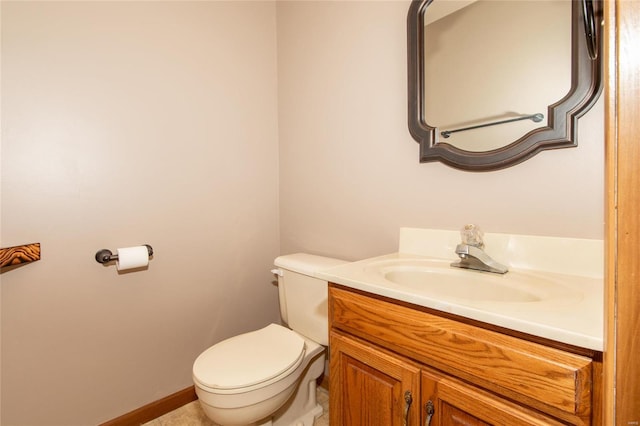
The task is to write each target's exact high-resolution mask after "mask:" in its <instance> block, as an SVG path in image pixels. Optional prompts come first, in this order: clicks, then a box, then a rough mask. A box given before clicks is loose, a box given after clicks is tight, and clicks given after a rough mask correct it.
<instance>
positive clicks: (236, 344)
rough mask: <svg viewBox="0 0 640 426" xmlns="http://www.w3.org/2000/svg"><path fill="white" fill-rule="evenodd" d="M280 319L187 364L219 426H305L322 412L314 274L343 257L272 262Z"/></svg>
mask: <svg viewBox="0 0 640 426" xmlns="http://www.w3.org/2000/svg"><path fill="white" fill-rule="evenodd" d="M274 263H275V265H276V266H277V267H278V269H274V270H273V272H274V273H275V274H276V275H278V294H279V296H280V313H281V315H282V319H283V321H284V322H285V323H286V324H287V325H288V326H289V327H290V328H291V329H289V328H286V327H283V326H281V325H278V324H270V325H268V326H266V327H264V328H262V329H260V330H256V331H252V332H249V333H245V334H241V335H239V336H235V337H231V338H229V339H226V340H224V341H222V342H220V343H217V344H215V345H213V346H212V347H210V348H209V349H207V350H206V351H204V352H203V353H202V354H200V356H199V357H198V358H197V359H196V361H195V363H194V364H193V381H194V384H195V389H196V394H197V395H198V398H199V400H200V405H201V406H202V408H203V410H204V412H205V414H206V415H207V417H209V418H210V419H211V420H213V421H214V422H215V423H217V424H219V425H221V426H236V425H237V426H240V425H242V426H245V425H264V426H266V425H273V426H312V425H313V423H314V420H315V419H316V418H318V417H320V416H321V415H322V407H321V406H320V405H318V403H317V402H316V379H317V378H318V377H320V375H321V374H322V373H323V371H324V367H325V346H327V345H328V318H327V291H328V290H327V282H326V281H323V280H321V279H318V278H316V277H315V273H316V272H317V271H319V270H322V269H327V268H330V267H332V266H337V265H340V264H343V263H345V262H344V261H342V260H338V259H331V258H327V257H321V256H314V255H310V254H304V253H298V254H291V255H287V256H280V257H278V258H277V259H276V260H275V262H274Z"/></svg>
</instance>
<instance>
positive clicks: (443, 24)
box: [407, 0, 603, 171]
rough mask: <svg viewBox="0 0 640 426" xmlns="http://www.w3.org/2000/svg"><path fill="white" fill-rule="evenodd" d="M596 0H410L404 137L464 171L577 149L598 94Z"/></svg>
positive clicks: (423, 157)
mask: <svg viewBox="0 0 640 426" xmlns="http://www.w3.org/2000/svg"><path fill="white" fill-rule="evenodd" d="M602 10H603V6H602V0H544V1H538V0H510V1H500V0H412V2H411V6H410V8H409V13H408V16H407V41H408V90H409V92H408V101H409V102H408V112H409V117H408V118H409V120H408V124H409V132H410V133H411V136H412V137H413V138H414V139H415V140H416V141H417V142H418V143H419V144H420V162H430V161H440V162H442V163H445V164H447V165H449V166H451V167H455V168H459V169H462V170H470V171H490V170H498V169H502V168H505V167H510V166H513V165H515V164H518V163H520V162H522V161H525V160H527V159H529V158H531V157H533V156H534V155H536V154H538V153H539V152H541V151H544V150H551V149H558V148H570V147H576V146H577V145H578V142H577V126H578V119H579V118H580V117H582V116H583V115H584V114H585V113H586V112H587V111H589V109H591V107H592V106H593V104H594V103H595V102H596V100H597V99H598V96H599V95H600V92H601V90H602V60H601V58H602V40H601V39H602V37H601V31H602V29H601V26H600V25H599V24H600V22H601V20H602Z"/></svg>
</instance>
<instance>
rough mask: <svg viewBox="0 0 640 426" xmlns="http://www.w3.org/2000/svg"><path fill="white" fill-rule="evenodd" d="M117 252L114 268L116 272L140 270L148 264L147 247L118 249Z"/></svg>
mask: <svg viewBox="0 0 640 426" xmlns="http://www.w3.org/2000/svg"><path fill="white" fill-rule="evenodd" d="M117 252H118V260H117V261H116V268H118V271H126V270H127V269H134V268H142V267H145V266H147V265H148V264H149V251H148V250H147V246H136V247H125V248H119V249H117Z"/></svg>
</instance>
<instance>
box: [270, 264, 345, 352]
mask: <svg viewBox="0 0 640 426" xmlns="http://www.w3.org/2000/svg"><path fill="white" fill-rule="evenodd" d="M343 263H347V262H346V261H344V260H339V259H333V258H330V257H323V256H315V255H312V254H306V253H296V254H288V255H285V256H280V257H278V258H276V260H275V261H274V264H275V265H276V266H277V267H278V269H274V271H273V272H274V273H275V274H276V275H278V294H279V296H280V314H281V316H282V320H283V321H284V322H285V323H286V324H287V326H288V327H289V328H291V329H292V330H294V331H296V332H298V333H300V334H302V335H303V336H305V337H308V338H309V339H311V340H313V341H314V342H316V343H320V344H321V345H324V346H327V345H328V344H329V325H328V321H329V319H328V312H327V298H328V284H327V281H325V280H322V279H320V278H317V277H316V272H318V271H320V270H323V269H328V268H331V267H333V266H338V265H342V264H343Z"/></svg>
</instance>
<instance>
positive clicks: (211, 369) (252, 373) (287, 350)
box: [193, 324, 305, 394]
mask: <svg viewBox="0 0 640 426" xmlns="http://www.w3.org/2000/svg"><path fill="white" fill-rule="evenodd" d="M304 355H305V341H304V339H303V338H302V337H301V336H300V335H298V334H297V333H295V332H294V331H291V330H289V329H288V328H285V327H282V326H280V325H277V324H270V325H268V326H267V327H265V328H262V329H260V330H256V331H252V332H249V333H245V334H241V335H239V336H234V337H231V338H229V339H226V340H223V341H222V342H220V343H217V344H215V345H213V346H212V347H210V348H209V349H207V350H206V351H204V352H203V353H202V354H201V355H200V356H199V357H198V358H197V359H196V361H195V363H194V366H193V376H194V379H195V380H196V381H197V382H198V384H199V385H200V386H201V387H203V388H206V389H208V390H209V391H210V392H214V393H225V394H228V393H239V392H247V391H249V390H252V389H256V388H260V387H263V386H267V385H269V384H271V383H273V382H277V381H278V380H280V379H281V378H283V377H286V376H288V375H289V374H291V372H293V371H295V370H296V368H297V367H298V366H299V365H300V363H302V361H303V359H304Z"/></svg>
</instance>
